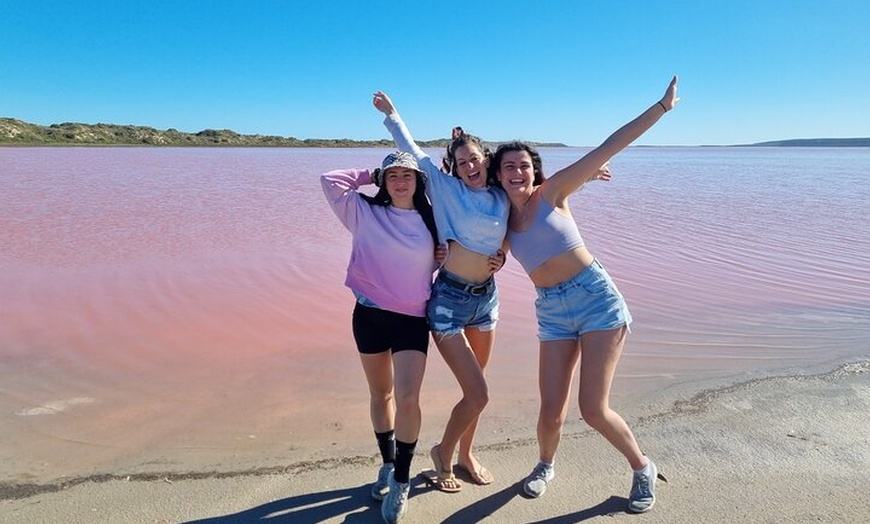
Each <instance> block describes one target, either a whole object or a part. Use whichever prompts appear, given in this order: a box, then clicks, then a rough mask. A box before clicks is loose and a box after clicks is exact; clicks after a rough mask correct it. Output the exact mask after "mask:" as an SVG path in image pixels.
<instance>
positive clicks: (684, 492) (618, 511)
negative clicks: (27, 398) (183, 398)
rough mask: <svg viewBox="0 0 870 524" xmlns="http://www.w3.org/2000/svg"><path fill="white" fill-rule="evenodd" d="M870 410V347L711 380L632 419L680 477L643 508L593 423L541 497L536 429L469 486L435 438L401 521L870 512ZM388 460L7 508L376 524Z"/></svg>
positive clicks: (52, 494) (859, 518) (51, 519)
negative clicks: (774, 370)
mask: <svg viewBox="0 0 870 524" xmlns="http://www.w3.org/2000/svg"><path fill="white" fill-rule="evenodd" d="M867 413H870V361H867V360H859V361H852V362H849V363H846V364H843V365H842V366H839V367H837V368H836V369H834V370H829V371H826V372H823V373H820V374H814V375H797V376H780V377H769V378H763V379H755V380H750V381H748V382H743V383H736V384H733V385H730V386H727V387H721V388H718V389H710V390H703V391H699V392H696V393H695V394H693V395H692V396H690V397H687V398H685V399H676V400H675V401H674V402H673V404H672V405H671V407H670V409H667V410H665V411H663V412H660V413H655V414H651V415H649V416H646V417H638V418H635V419H633V420H629V423H630V424H632V426H633V429H634V430H635V432H636V433H637V435H638V439H639V440H640V441H641V443H642V445H643V446H644V449H645V451H646V452H647V454H648V455H649V456H650V457H651V458H653V459H654V460H655V462H656V463H657V465H658V467H659V472H660V473H661V474H662V475H663V476H664V477H665V478H666V479H667V482H664V481H662V480H659V482H658V484H657V501H656V505H655V508H654V509H653V510H652V511H651V512H650V513H647V514H645V515H643V516H636V515H631V514H628V513H626V512H625V505H626V497H627V495H628V490H629V485H630V478H629V474H628V471H627V467H626V465H625V463H624V462H623V459H622V458H621V457H620V456H618V454H617V453H616V451H614V450H613V449H612V448H611V447H610V446H609V445H608V444H607V443H606V442H605V441H604V440H603V439H602V438H601V437H600V436H598V435H597V434H595V433H594V432H592V431H590V430H588V428H587V429H584V427H583V425H582V424H580V425H577V426H572V427H573V428H575V429H573V430H572V431H568V432H566V435H565V438H564V439H563V442H562V445H561V447H560V450H559V455H558V458H557V463H556V478H555V480H554V481H553V482H552V483H551V484H550V488H549V489H548V491H547V493H546V494H545V495H544V496H543V497H541V498H540V499H536V500H532V499H528V498H526V497H524V496H523V495H522V494H521V489H520V482H521V480H522V478H523V477H524V476H525V475H526V474H527V473H528V471H529V470H530V469H531V467H532V466H533V465H534V462H535V460H536V456H537V453H536V445H535V441H534V438H528V439H518V440H512V441H510V442H506V443H501V444H495V445H489V446H483V447H481V448H480V449H479V452H478V457H479V459H480V460H481V462H482V463H484V464H485V465H486V466H487V467H488V468H489V469H490V470H491V471H492V472H493V474H494V475H495V477H496V481H495V482H494V483H493V484H491V485H489V486H475V485H472V484H469V483H466V484H465V487H464V489H463V490H462V492H461V493H459V494H444V493H440V492H437V491H434V490H433V489H432V488H431V487H430V486H428V484H426V482H425V480H424V478H423V473H425V471H426V470H427V469H428V468H430V467H431V465H430V464H429V461H428V459H427V458H426V452H427V451H428V444H427V443H421V445H420V448H419V449H418V457H417V458H416V459H415V463H414V465H413V471H420V472H421V475H418V476H417V477H415V478H414V479H413V480H412V490H411V498H410V506H409V510H408V514H407V516H406V518H405V519H404V520H403V522H409V523H410V522H419V523H429V522H432V523H435V522H450V523H466V522H494V523H496V522H497V523H539V524H540V523H547V524H562V523H565V524H567V523H574V522H583V521H588V520H589V521H591V520H596V519H597V520H602V519H604V518H606V519H608V520H607V521H608V522H622V521H629V520H635V519H640V520H642V521H643V522H647V523H656V522H678V523H694V522H832V523H833V522H837V523H841V522H855V523H857V522H867V509H866V483H867V470H868V466H870V433H868V431H867V421H868V418H867ZM529 437H533V435H529ZM376 467H377V462H376V460H375V457H374V456H371V457H336V458H335V459H331V460H321V461H316V462H304V463H295V464H275V465H274V467H267V468H259V469H256V470H249V471H235V472H232V471H230V472H219V473H218V472H215V473H210V472H208V471H202V472H197V471H193V472H190V473H186V474H177V473H172V474H165V475H162V474H159V473H154V474H141V475H132V476H124V475H100V476H97V477H93V478H80V479H71V480H69V481H68V482H66V483H64V484H56V485H43V486H39V485H30V486H17V487H16V486H9V485H6V486H3V488H2V494H0V495H2V500H0V522H3V523H7V522H8V523H42V522H45V523H55V522H63V523H68V524H76V523H82V524H85V523H88V524H90V523H128V522H129V523H192V522H202V523H206V522H207V523H215V524H236V523H247V522H273V523H279V522H281V523H284V522H286V523H314V522H324V523H378V522H381V521H382V520H381V516H380V511H379V510H380V508H379V503H377V502H375V501H373V500H371V499H370V498H369V495H368V484H369V483H370V482H371V481H372V479H373V477H374V475H375V472H376ZM460 478H462V477H461V476H460Z"/></svg>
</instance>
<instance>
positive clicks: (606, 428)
mask: <svg viewBox="0 0 870 524" xmlns="http://www.w3.org/2000/svg"><path fill="white" fill-rule="evenodd" d="M676 91H677V78H676V77H674V78H673V80H671V83H670V85H669V86H668V88H667V90H666V91H665V94H664V96H663V97H662V98H661V100H660V101H658V102H656V103H655V104H653V105H652V106H651V107H650V108H649V109H647V110H646V111H644V112H643V113H642V114H641V115H640V116H638V117H637V118H635V119H634V120H632V121H631V122H629V123H628V124H626V125H625V126H623V127H622V128H620V129H619V130H618V131H616V132H615V133H613V134H612V135H610V137H609V138H608V139H607V140H605V141H604V143H603V144H601V145H600V146H598V147H597V148H595V149H593V150H592V151H590V152H589V153H587V154H586V155H585V156H584V157H583V158H581V159H580V160H578V161H577V162H575V163H574V164H572V165H570V166H568V167H566V168H565V169H562V170H561V171H559V172H558V173H556V174H555V175H553V176H552V177H550V178H548V179H546V180H545V179H544V175H543V172H542V168H541V157H540V156H539V155H538V153H537V152H536V151H535V150H534V149H533V148H532V147H530V146H528V145H526V144H523V143H520V142H514V143H510V144H505V145H502V146H500V147H499V148H498V150H497V151H496V153H495V157H494V158H493V171H494V173H495V174H496V176H497V177H498V179H499V181H500V182H501V185H502V187H504V188H505V191H506V192H507V194H508V197H509V198H510V201H511V214H510V222H509V225H508V234H507V241H508V242H507V243H508V246H509V247H510V249H511V252H512V253H513V255H514V257H516V259H517V260H518V261H519V262H520V264H521V265H522V266H523V268H524V269H525V270H526V272H527V273H528V274H529V277H530V278H531V280H532V282H533V283H534V285H535V289H536V291H537V295H538V298H537V300H536V301H535V311H536V314H537V318H538V338H539V340H540V350H539V351H540V358H539V366H540V367H539V371H538V381H539V389H540V394H541V408H540V414H539V416H538V450H539V453H540V460H539V462H538V464H537V465H536V466H535V468H534V469H533V471H532V473H531V474H530V475H529V476H528V477H527V478H526V479H525V481H524V482H523V489H524V491H525V492H526V494H528V495H529V496H531V497H538V496H540V495H542V494H543V492H544V491H545V490H546V488H547V483H548V482H550V481H551V480H552V479H553V477H554V470H553V460H554V458H555V456H556V448H557V447H558V446H559V440H560V439H561V434H562V425H563V423H564V420H565V417H566V416H567V413H568V395H569V393H570V390H571V381H572V380H573V377H574V372H575V370H576V368H577V364H578V361H579V363H580V394H579V399H578V402H579V404H580V413H581V415H582V417H583V420H584V421H586V423H587V424H589V425H590V426H592V428H594V429H595V430H596V431H598V432H599V433H601V435H603V436H604V438H606V439H607V441H608V442H610V443H611V444H612V445H613V446H614V447H615V448H616V449H617V450H618V451H619V452H620V453H622V454H623V456H625V458H626V459H627V460H628V463H629V465H630V466H631V468H632V470H633V471H634V474H633V481H632V487H631V494H630V495H629V503H628V509H629V511H632V512H638V513H640V512H644V511H648V510H650V509H652V506H653V503H654V502H655V495H654V488H655V479H656V475H657V471H656V467H655V464H653V463H652V461H650V460H649V459H647V458H646V456H644V454H643V453H642V452H641V450H640V447H639V446H638V444H637V441H636V440H635V438H634V435H633V434H632V432H631V429H630V428H629V427H628V425H627V424H626V423H625V420H623V419H622V417H620V416H619V414H617V413H616V412H615V411H613V410H612V409H611V408H610V387H611V384H612V382H613V376H614V373H615V371H616V364H617V361H618V360H619V356H620V354H621V353H622V349H623V346H624V344H625V339H626V335H627V333H628V325H629V324H630V323H631V314H630V313H629V311H628V307H627V306H626V304H625V300H624V299H623V297H622V295H621V294H620V293H619V291H618V290H617V289H616V286H615V285H614V283H613V280H611V278H610V276H609V275H608V274H607V272H606V271H605V270H604V267H603V266H602V265H601V264H600V263H599V262H598V261H596V259H595V258H594V257H593V256H592V254H591V253H590V252H589V250H588V249H587V248H586V246H585V245H584V243H583V238H582V237H581V236H580V232H579V230H578V229H577V224H576V223H575V222H574V218H573V217H572V216H571V210H570V208H569V207H568V197H569V196H570V195H571V194H572V193H574V192H575V191H577V190H578V189H579V188H580V187H581V186H582V185H583V184H585V183H586V182H588V181H589V180H592V179H594V178H605V179H607V178H609V173H608V172H607V168H606V164H607V162H608V161H609V160H610V158H611V157H613V156H614V155H615V154H617V153H618V152H620V151H622V149H624V148H625V147H627V146H628V145H629V144H631V143H632V142H633V141H634V140H636V139H637V138H638V137H640V136H641V135H642V134H643V133H644V132H646V131H647V130H648V129H649V128H651V127H652V126H653V125H654V124H655V123H656V122H657V121H658V120H659V119H660V118H661V117H662V115H664V114H665V113H666V112H667V111H670V110H671V109H673V107H674V104H676V102H677V100H678V99H677V96H676ZM581 353H582V358H580V356H581Z"/></svg>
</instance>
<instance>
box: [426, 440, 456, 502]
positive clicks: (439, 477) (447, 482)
mask: <svg viewBox="0 0 870 524" xmlns="http://www.w3.org/2000/svg"><path fill="white" fill-rule="evenodd" d="M439 450H440V445H439V444H435V445H434V446H432V449H431V450H429V456H430V457H431V458H432V463H433V464H435V476H432V477H428V479H429V482H430V483H431V484H432V485H433V486H434V487H435V488H436V489H438V490H439V491H443V492H444V493H459V492H460V491H462V483H461V482H459V479H457V478H456V476H455V475H454V474H453V472H452V471H451V470H449V469H447V468H445V467H444V463H443V462H441V454H440V453H439Z"/></svg>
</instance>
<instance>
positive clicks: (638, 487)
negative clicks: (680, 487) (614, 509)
mask: <svg viewBox="0 0 870 524" xmlns="http://www.w3.org/2000/svg"><path fill="white" fill-rule="evenodd" d="M649 469H650V475H649V476H647V475H644V474H643V473H635V474H634V479H633V480H632V482H631V494H630V495H629V496H628V511H631V512H632V513H644V512H647V511H649V510H651V509H652V507H653V504H655V502H656V494H655V490H656V477H657V476H658V474H659V472H658V469H656V465H655V464H653V461H651V460H650V461H649Z"/></svg>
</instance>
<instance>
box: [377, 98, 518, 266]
mask: <svg viewBox="0 0 870 524" xmlns="http://www.w3.org/2000/svg"><path fill="white" fill-rule="evenodd" d="M384 125H385V126H386V127H387V130H388V131H389V132H390V134H391V135H392V136H393V140H394V141H395V142H396V147H398V148H399V149H400V150H402V151H406V152H408V153H411V154H412V155H414V157H415V158H416V159H417V164H418V165H419V166H420V169H422V170H423V171H425V172H426V175H427V179H426V196H428V197H429V201H430V202H431V203H432V213H433V215H435V226H436V227H437V228H438V241H439V242H440V243H442V244H446V243H447V241H448V240H454V241H456V242H459V243H460V244H461V245H462V246H463V247H465V248H466V249H469V250H471V251H474V252H475V253H480V254H481V255H486V256H490V255H495V254H496V253H497V252H498V250H499V249H501V248H502V243H503V241H504V237H505V235H506V234H507V223H508V214H509V213H510V201H509V200H508V197H507V193H505V192H504V190H503V189H502V188H500V187H487V188H482V189H475V188H470V187H468V186H467V185H465V182H463V181H462V180H461V179H459V178H457V177H455V176H453V175H448V174H446V173H444V172H443V171H441V169H439V168H438V166H437V165H435V162H433V161H432V159H431V158H430V157H429V155H427V154H426V153H425V152H424V151H423V150H422V149H420V147H419V146H417V144H416V142H414V139H413V138H412V137H411V133H410V132H409V131H408V128H407V127H405V123H404V122H403V121H402V118H401V117H400V116H399V115H398V114H397V113H393V114H391V115H388V116H387V118H386V119H384Z"/></svg>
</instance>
